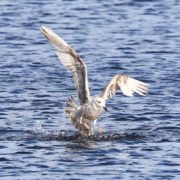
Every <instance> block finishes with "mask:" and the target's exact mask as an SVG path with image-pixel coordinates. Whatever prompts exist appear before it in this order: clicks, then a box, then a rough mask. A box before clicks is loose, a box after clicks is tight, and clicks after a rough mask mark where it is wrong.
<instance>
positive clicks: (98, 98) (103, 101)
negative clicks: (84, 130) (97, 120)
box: [94, 97, 107, 111]
mask: <svg viewBox="0 0 180 180" xmlns="http://www.w3.org/2000/svg"><path fill="white" fill-rule="evenodd" d="M94 101H95V102H96V104H97V105H98V106H100V107H102V108H103V109H104V110H105V111H107V107H106V105H105V100H104V99H103V98H100V97H96V98H95V99H94Z"/></svg>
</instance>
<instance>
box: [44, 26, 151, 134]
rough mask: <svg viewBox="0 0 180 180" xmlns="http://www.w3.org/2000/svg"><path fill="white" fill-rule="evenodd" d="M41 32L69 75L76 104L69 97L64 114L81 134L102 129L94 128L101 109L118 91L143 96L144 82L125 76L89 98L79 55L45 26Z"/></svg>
mask: <svg viewBox="0 0 180 180" xmlns="http://www.w3.org/2000/svg"><path fill="white" fill-rule="evenodd" d="M41 30H42V33H43V34H44V35H45V37H46V39H47V40H48V41H49V42H50V43H51V44H52V45H53V46H54V47H55V48H56V53H57V55H58V57H59V59H60V61H61V62H62V64H63V65H64V66H66V67H67V68H68V69H69V70H70V71H71V72H72V73H73V78H74V83H75V87H76V89H77V96H78V97H79V103H78V102H76V101H75V100H74V98H73V97H70V98H69V100H68V102H67V109H66V113H67V116H68V119H69V120H70V122H71V123H72V124H73V125H74V126H75V128H77V129H78V130H79V131H80V132H81V133H82V134H83V135H87V136H89V135H93V133H94V131H93V129H97V130H98V131H99V132H103V130H102V129H101V128H99V127H97V126H96V121H97V119H98V118H99V117H100V116H101V114H102V112H103V110H106V111H107V108H106V106H105V101H106V100H107V99H108V98H110V97H112V96H113V95H115V94H116V92H117V90H118V89H121V91H122V93H123V94H124V95H126V96H133V93H134V92H136V93H138V94H140V95H146V93H147V90H148V88H147V87H146V86H148V84H147V83H144V82H142V81H138V80H136V79H133V78H131V77H129V76H127V75H123V74H119V75H115V76H114V77H113V78H112V80H111V81H110V82H109V83H108V85H107V86H106V87H105V89H104V91H103V93H102V95H101V97H95V98H93V97H91V96H90V93H89V86H88V78H87V68H86V65H85V63H84V62H83V60H82V59H81V58H80V57H79V56H78V54H77V53H76V52H75V51H74V50H73V49H72V48H71V47H70V46H69V45H68V44H67V43H66V42H65V41H64V40H63V39H62V38H60V37H59V36H58V35H57V34H55V33H54V32H53V31H52V30H50V29H48V28H47V27H45V26H42V29H41Z"/></svg>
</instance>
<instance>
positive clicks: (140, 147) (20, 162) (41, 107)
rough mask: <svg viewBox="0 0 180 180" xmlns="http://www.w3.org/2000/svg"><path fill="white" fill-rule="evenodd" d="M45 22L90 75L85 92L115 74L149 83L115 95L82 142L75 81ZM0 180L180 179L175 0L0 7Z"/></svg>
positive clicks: (95, 90) (178, 9)
mask: <svg viewBox="0 0 180 180" xmlns="http://www.w3.org/2000/svg"><path fill="white" fill-rule="evenodd" d="M41 25H46V26H47V27H49V28H51V29H53V30H54V31H55V32H57V33H58V34H59V35H61V37H63V38H64V39H65V40H66V41H67V42H68V43H69V44H70V45H71V46H72V47H73V48H74V49H75V50H76V51H77V52H78V54H79V55H80V56H81V58H82V59H83V60H84V61H85V63H86V64H87V68H88V79H89V83H90V90H91V95H99V94H100V93H101V92H102V90H103V88H104V87H105V85H106V84H107V83H108V82H109V80H110V79H111V78H112V76H113V75H115V74H119V73H124V74H127V75H130V76H132V77H134V78H137V79H139V80H142V81H144V82H147V83H150V84H151V86H150V93H149V94H148V96H146V97H141V96H138V95H136V96H134V97H133V98H130V97H125V96H123V95H122V94H121V92H119V93H118V94H117V95H116V97H114V98H112V99H109V100H108V101H107V106H108V108H109V111H108V112H104V113H103V115H102V116H101V118H100V119H99V120H98V122H97V123H98V125H99V126H100V127H102V128H103V129H104V130H105V131H106V132H105V133H104V134H98V133H97V134H96V135H94V136H93V137H90V138H85V137H83V136H81V135H80V134H79V133H78V132H77V130H75V129H74V128H73V126H72V125H71V124H70V122H69V121H68V119H67V117H66V114H65V108H66V101H67V99H68V97H69V96H70V95H73V96H75V95H76V90H75V88H74V84H73V80H72V75H71V73H69V72H67V70H66V68H65V67H64V66H63V65H62V64H61V63H60V61H59V60H58V58H57V57H56V54H55V51H54V49H53V47H52V46H51V45H50V44H49V43H48V42H47V40H46V39H45V38H44V37H43V35H42V33H41V31H40V27H41ZM0 57H1V60H0V67H1V68H0V161H1V162H0V179H3V180H6V179H135V180H137V179H138V180H139V179H162V180H164V179H177V180H178V179H180V2H179V1H178V0H164V1H155V0H154V1H153V0H151V1H148V0H143V1H141V0H121V1H118V0H117V1H112V2H111V1H96V0H86V1H82V0H77V1H75V0H74V1H70V0H64V1H63V0H60V1H50V0H43V1H38V0H32V1H25V0H20V1H13V0H2V1H0Z"/></svg>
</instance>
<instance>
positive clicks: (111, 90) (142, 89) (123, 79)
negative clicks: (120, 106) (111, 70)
mask: <svg viewBox="0 0 180 180" xmlns="http://www.w3.org/2000/svg"><path fill="white" fill-rule="evenodd" d="M148 85H149V84H147V83H144V82H142V81H138V80H136V79H134V78H131V77H129V76H127V75H123V74H119V75H116V76H114V77H113V78H112V80H111V81H110V82H109V84H108V85H107V86H106V87H105V89H104V91H103V93H102V98H103V99H105V100H106V99H108V98H111V97H112V96H113V95H115V94H116V92H117V90H118V89H121V91H122V93H123V94H124V95H126V96H133V94H134V93H138V94H140V95H142V96H145V95H146V94H147V92H148V88H147V86H148Z"/></svg>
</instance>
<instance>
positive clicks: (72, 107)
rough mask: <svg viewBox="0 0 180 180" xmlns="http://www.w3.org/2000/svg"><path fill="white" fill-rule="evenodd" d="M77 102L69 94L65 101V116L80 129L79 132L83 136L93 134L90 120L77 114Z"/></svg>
mask: <svg viewBox="0 0 180 180" xmlns="http://www.w3.org/2000/svg"><path fill="white" fill-rule="evenodd" d="M78 107H79V105H78V103H77V102H76V101H75V100H74V98H73V97H72V96H71V97H69V100H68V102H67V109H66V113H67V117H68V119H69V121H70V122H71V123H72V125H73V126H74V127H75V128H76V129H78V130H79V131H80V133H81V134H83V135H85V136H89V135H92V134H93V130H92V128H91V124H90V122H88V121H86V120H85V119H81V117H80V116H79V114H78V112H79V111H78Z"/></svg>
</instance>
